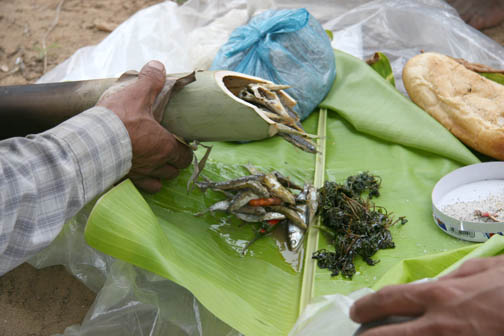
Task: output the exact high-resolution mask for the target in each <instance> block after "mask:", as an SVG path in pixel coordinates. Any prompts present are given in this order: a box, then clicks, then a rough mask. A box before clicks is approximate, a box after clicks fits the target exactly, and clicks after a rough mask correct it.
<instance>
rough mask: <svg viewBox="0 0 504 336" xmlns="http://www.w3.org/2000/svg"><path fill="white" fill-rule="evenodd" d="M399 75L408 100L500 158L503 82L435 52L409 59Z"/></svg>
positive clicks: (477, 147) (473, 145) (472, 144)
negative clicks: (490, 78) (483, 75)
mask: <svg viewBox="0 0 504 336" xmlns="http://www.w3.org/2000/svg"><path fill="white" fill-rule="evenodd" d="M402 77H403V82H404V86H405V88H406V91H407V92H408V94H409V96H410V98H411V100H412V101H413V102H415V103H416V104H417V105H418V106H420V107H421V108H422V109H423V110H425V111H427V112H428V113H429V114H430V115H431V116H433V117H434V118H435V119H436V120H437V121H439V122H440V123H441V124H442V125H444V126H445V127H446V128H447V129H448V130H449V131H450V132H451V133H452V134H453V135H455V136H456V137H457V138H459V139H460V140H461V141H462V142H463V143H465V144H466V145H467V146H469V147H471V148H473V149H475V150H477V151H479V152H481V153H483V154H486V155H488V156H491V157H493V158H496V159H499V160H504V85H501V84H498V83H495V82H493V81H491V80H488V79H486V78H484V77H482V76H480V75H478V74H477V73H475V72H473V71H471V70H468V69H466V68H465V67H464V66H463V65H461V64H459V63H457V62H456V61H454V60H453V59H451V58H450V57H448V56H445V55H441V54H437V53H424V54H420V55H417V56H415V57H413V58H411V59H410V60H409V61H408V62H407V63H406V65H405V66H404V69H403V74H402Z"/></svg>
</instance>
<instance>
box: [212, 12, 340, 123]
mask: <svg viewBox="0 0 504 336" xmlns="http://www.w3.org/2000/svg"><path fill="white" fill-rule="evenodd" d="M211 69H212V70H222V69H224V70H231V71H237V72H241V73H245V74H247V75H252V76H256V77H261V78H264V79H267V80H270V81H272V82H273V83H277V84H284V85H289V86H290V88H289V89H287V90H286V91H287V93H289V94H290V95H291V96H292V98H294V99H295V100H296V101H297V102H298V103H297V105H296V106H294V110H295V111H296V112H297V114H298V115H299V116H300V118H301V120H304V119H306V117H308V115H310V113H311V112H312V111H313V110H314V109H315V108H316V107H317V105H318V104H320V102H321V101H322V99H324V97H325V96H326V95H327V92H329V90H330V89H331V86H332V83H333V81H334V77H335V76H336V69H335V63H334V54H333V50H332V48H331V44H330V41H329V37H328V36H327V34H326V33H325V31H324V30H323V29H322V27H321V26H320V24H319V23H318V22H317V20H315V18H314V17H313V16H312V15H310V13H308V11H307V10H306V9H304V8H300V9H283V10H268V11H266V12H263V13H261V14H259V15H257V16H254V17H253V18H252V19H251V20H250V21H249V22H248V23H247V24H246V25H243V26H241V27H238V28H237V29H235V30H234V31H233V32H232V33H231V36H230V37H229V40H228V41H227V42H226V43H225V44H224V45H223V46H222V47H221V48H220V49H219V52H218V53H217V56H216V57H215V59H214V61H213V63H212V67H211ZM293 69H295V71H293Z"/></svg>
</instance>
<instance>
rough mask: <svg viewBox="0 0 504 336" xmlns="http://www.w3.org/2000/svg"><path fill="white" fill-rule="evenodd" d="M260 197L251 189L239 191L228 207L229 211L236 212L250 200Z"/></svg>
mask: <svg viewBox="0 0 504 336" xmlns="http://www.w3.org/2000/svg"><path fill="white" fill-rule="evenodd" d="M256 198H259V196H257V194H256V193H254V192H253V191H251V190H247V189H246V190H242V191H240V192H239V193H237V194H236V195H235V196H234V197H233V199H232V200H231V205H230V206H229V208H228V212H231V213H233V212H236V211H238V210H239V209H240V208H241V207H243V206H245V205H247V203H248V202H249V201H250V200H253V199H256Z"/></svg>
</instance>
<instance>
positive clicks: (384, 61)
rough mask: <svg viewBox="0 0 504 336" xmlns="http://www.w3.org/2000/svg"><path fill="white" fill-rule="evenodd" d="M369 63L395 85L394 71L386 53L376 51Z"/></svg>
mask: <svg viewBox="0 0 504 336" xmlns="http://www.w3.org/2000/svg"><path fill="white" fill-rule="evenodd" d="M367 63H368V64H369V66H370V67H371V68H373V70H374V71H376V72H377V73H378V74H379V75H380V76H382V77H383V78H385V80H386V81H388V82H389V83H390V84H391V85H392V86H393V87H395V79H394V72H393V71H392V67H391V66H390V61H389V59H388V57H387V56H385V54H383V53H381V52H376V53H375V54H374V56H373V57H372V58H371V59H370V60H368V61H367Z"/></svg>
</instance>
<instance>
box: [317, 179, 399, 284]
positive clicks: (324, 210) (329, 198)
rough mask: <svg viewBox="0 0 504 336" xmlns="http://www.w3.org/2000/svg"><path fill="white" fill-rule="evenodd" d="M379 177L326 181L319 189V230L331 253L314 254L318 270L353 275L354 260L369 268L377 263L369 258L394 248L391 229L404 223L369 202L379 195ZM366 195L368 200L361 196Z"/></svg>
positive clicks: (350, 276)
mask: <svg viewBox="0 0 504 336" xmlns="http://www.w3.org/2000/svg"><path fill="white" fill-rule="evenodd" d="M380 184H381V180H380V178H379V177H377V176H374V175H372V174H369V173H368V172H363V173H361V174H359V175H355V176H350V177H348V178H347V180H346V182H345V183H344V184H338V183H336V182H326V183H325V184H324V186H323V187H322V188H321V189H320V190H319V193H320V195H319V200H320V203H319V209H320V216H321V221H322V224H321V225H322V226H321V229H322V230H323V231H324V232H325V233H327V234H328V235H329V236H330V239H331V245H333V246H334V248H335V250H334V251H328V250H326V249H322V250H318V251H316V252H315V253H313V256H312V257H313V258H314V259H317V264H318V266H319V267H320V268H327V269H329V270H330V271H331V272H332V274H331V275H333V276H335V275H338V274H340V273H341V274H342V275H343V276H345V277H348V278H352V276H353V275H354V274H355V265H354V258H355V257H356V256H357V255H360V256H361V257H362V259H363V260H364V261H366V263H368V264H369V265H375V264H376V263H377V262H378V261H379V260H373V259H371V257H372V256H373V255H374V254H375V253H376V252H377V251H378V250H379V249H386V248H393V247H394V242H393V241H392V236H391V234H390V231H389V230H388V229H389V227H390V226H392V225H394V224H396V223H397V222H400V223H401V224H405V223H406V222H407V220H406V218H405V217H399V218H398V219H394V217H393V216H392V214H391V213H388V212H387V210H386V209H385V208H383V207H380V206H377V205H375V204H374V203H373V202H372V201H371V199H372V198H373V197H378V196H379V195H380V193H379V188H380ZM363 194H367V197H363Z"/></svg>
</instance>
